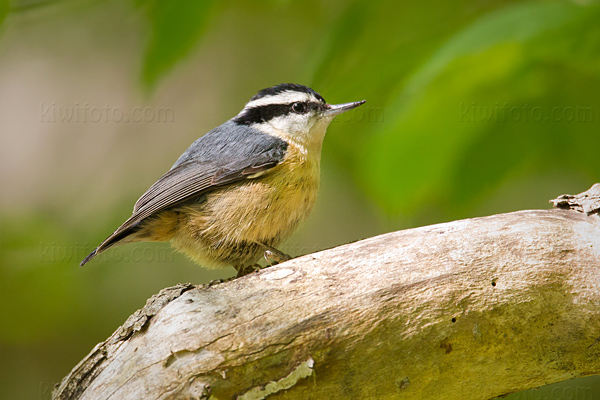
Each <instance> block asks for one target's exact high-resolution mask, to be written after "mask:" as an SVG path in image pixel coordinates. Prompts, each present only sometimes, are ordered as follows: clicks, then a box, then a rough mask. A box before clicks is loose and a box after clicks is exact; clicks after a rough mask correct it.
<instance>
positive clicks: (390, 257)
mask: <svg viewBox="0 0 600 400" xmlns="http://www.w3.org/2000/svg"><path fill="white" fill-rule="evenodd" d="M592 374H600V217H599V216H598V215H586V214H583V213H579V212H575V211H565V210H546V211H521V212H515V213H509V214H501V215H495V216H491V217H484V218H475V219H469V220H462V221H455V222H450V223H445V224H439V225H433V226H428V227H423V228H417V229H410V230H405V231H400V232H394V233H390V234H386V235H382V236H377V237H373V238H370V239H366V240H363V241H360V242H356V243H352V244H348V245H344V246H340V247H337V248H334V249H330V250H326V251H323V252H319V253H315V254H310V255H307V256H304V257H300V258H297V259H293V260H291V261H288V262H285V263H283V264H280V265H277V266H274V267H271V268H267V269H264V270H262V271H259V272H257V273H253V274H250V275H248V276H245V277H243V278H240V279H236V280H233V281H229V282H225V283H221V284H216V285H212V286H209V285H204V286H193V285H189V284H188V285H179V286H176V287H173V288H168V289H165V290H163V291H162V292H161V293H159V294H158V295H156V296H154V297H153V298H152V299H150V300H149V301H148V304H147V306H146V307H145V308H144V309H142V310H138V311H137V312H136V314H134V315H132V317H130V318H129V319H128V321H127V322H126V324H125V325H124V326H123V327H121V328H119V329H118V330H117V331H116V332H115V333H114V334H113V335H112V336H111V337H110V338H109V339H107V340H106V341H105V342H103V343H100V344H99V345H97V346H96V348H94V350H92V352H91V353H90V354H89V355H88V356H87V357H86V358H85V359H84V360H83V361H82V362H81V363H80V364H79V365H78V366H76V367H75V368H74V369H73V371H72V372H71V373H70V374H69V376H67V377H66V378H65V379H64V380H63V382H62V383H61V384H60V386H58V387H57V388H56V390H55V392H54V398H55V399H94V400H98V399H212V400H216V399H221V400H222V399H245V400H248V399H263V398H266V397H268V398H269V399H426V398H435V399H438V400H442V399H491V398H494V397H496V396H500V395H503V394H507V393H511V392H515V391H521V390H524V389H528V388H532V387H537V386H541V385H545V384H549V383H553V382H558V381H562V380H566V379H569V378H575V377H580V376H585V375H592Z"/></svg>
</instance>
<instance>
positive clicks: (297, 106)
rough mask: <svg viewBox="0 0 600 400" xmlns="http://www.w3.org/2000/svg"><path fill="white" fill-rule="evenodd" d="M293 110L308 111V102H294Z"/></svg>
mask: <svg viewBox="0 0 600 400" xmlns="http://www.w3.org/2000/svg"><path fill="white" fill-rule="evenodd" d="M292 111H293V112H295V113H296V114H303V113H305V112H306V104H304V103H300V102H298V103H293V104H292Z"/></svg>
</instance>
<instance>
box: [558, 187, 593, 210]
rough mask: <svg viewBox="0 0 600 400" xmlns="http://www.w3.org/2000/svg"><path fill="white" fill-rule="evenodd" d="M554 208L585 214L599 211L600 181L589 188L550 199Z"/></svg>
mask: <svg viewBox="0 0 600 400" xmlns="http://www.w3.org/2000/svg"><path fill="white" fill-rule="evenodd" d="M550 203H554V207H555V208H560V209H562V210H575V211H578V212H582V213H585V214H587V215H592V214H598V213H600V183H596V184H595V185H594V186H592V187H591V188H590V189H589V190H587V191H585V192H583V193H579V194H576V195H572V194H562V195H560V196H558V197H557V198H556V199H553V200H550Z"/></svg>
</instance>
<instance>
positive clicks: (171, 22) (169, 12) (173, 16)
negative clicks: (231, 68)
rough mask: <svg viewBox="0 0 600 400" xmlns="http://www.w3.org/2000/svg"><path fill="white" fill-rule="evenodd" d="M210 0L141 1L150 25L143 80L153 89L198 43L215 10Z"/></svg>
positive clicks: (213, 2) (213, 3)
mask: <svg viewBox="0 0 600 400" xmlns="http://www.w3.org/2000/svg"><path fill="white" fill-rule="evenodd" d="M215 3H216V2H215V1H213V0H195V1H194V0H170V1H160V0H149V1H144V2H140V4H141V5H142V7H144V8H145V9H146V14H147V16H148V20H149V22H150V29H151V32H150V40H149V43H148V47H147V48H146V54H145V57H144V62H143V70H142V80H143V83H144V84H145V85H146V87H147V88H149V89H152V88H153V87H154V86H156V84H157V82H158V81H159V80H160V78H162V77H163V76H164V75H165V74H167V73H168V72H169V71H170V70H171V69H172V68H173V67H174V66H175V64H176V63H177V62H179V61H180V60H181V59H183V58H184V57H185V56H187V55H188V54H189V53H190V52H191V50H192V49H193V48H194V46H195V45H196V44H197V43H198V41H199V39H200V38H201V36H202V33H203V32H204V31H205V28H206V25H207V24H208V21H209V20H210V16H211V15H212V13H213V11H214V8H215V7H214V6H215Z"/></svg>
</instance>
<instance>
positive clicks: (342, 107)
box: [323, 100, 366, 117]
mask: <svg viewBox="0 0 600 400" xmlns="http://www.w3.org/2000/svg"><path fill="white" fill-rule="evenodd" d="M365 102H366V100H361V101H354V102H352V103H344V104H326V105H325V109H324V110H323V115H325V116H328V117H333V116H336V115H338V114H341V113H343V112H346V111H348V110H352V109H353V108H356V107H358V106H361V105H363V104H365Z"/></svg>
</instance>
